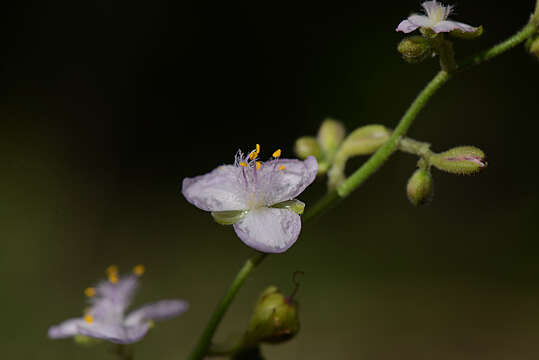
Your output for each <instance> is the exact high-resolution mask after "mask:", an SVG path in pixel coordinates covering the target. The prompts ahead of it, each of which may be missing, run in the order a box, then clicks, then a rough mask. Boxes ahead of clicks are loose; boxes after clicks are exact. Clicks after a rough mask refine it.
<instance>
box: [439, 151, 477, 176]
mask: <svg viewBox="0 0 539 360" xmlns="http://www.w3.org/2000/svg"><path fill="white" fill-rule="evenodd" d="M429 162H430V164H431V165H433V166H435V167H436V168H437V169H439V170H442V171H446V172H449V173H452V174H459V175H470V174H475V173H477V172H479V171H481V170H483V169H484V168H485V167H486V166H487V162H486V161H485V153H484V152H483V151H482V150H481V149H478V148H476V147H474V146H458V147H456V148H453V149H450V150H448V151H446V152H443V153H441V154H434V155H432V156H431V157H430V158H429Z"/></svg>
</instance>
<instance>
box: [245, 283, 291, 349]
mask: <svg viewBox="0 0 539 360" xmlns="http://www.w3.org/2000/svg"><path fill="white" fill-rule="evenodd" d="M297 310H298V309H297V304H296V302H295V301H294V300H292V299H291V298H287V297H285V296H284V295H283V294H282V293H281V292H280V291H279V289H278V288H277V287H276V286H269V287H267V288H266V289H265V290H264V291H263V292H262V294H261V295H260V297H259V298H258V300H257V302H256V305H255V308H254V311H253V315H252V317H251V321H250V322H249V327H248V329H247V333H246V335H245V339H246V342H247V343H250V344H257V343H260V342H264V343H271V344H277V343H281V342H284V341H287V340H290V339H291V338H293V337H294V336H295V335H296V334H297V333H298V331H299V320H298V312H297Z"/></svg>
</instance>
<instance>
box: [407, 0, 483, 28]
mask: <svg viewBox="0 0 539 360" xmlns="http://www.w3.org/2000/svg"><path fill="white" fill-rule="evenodd" d="M421 6H422V7H423V9H425V13H426V15H427V16H425V15H419V14H412V15H410V16H409V17H408V19H407V20H403V21H401V23H400V24H399V26H398V27H397V29H396V31H402V32H404V33H409V32H412V31H414V30H415V29H417V28H427V29H431V30H432V31H434V32H435V33H442V32H450V31H453V30H457V31H462V32H476V31H478V28H476V27H473V26H471V25H467V24H463V23H460V22H456V21H452V20H448V19H447V18H448V17H449V15H450V14H451V12H452V11H453V6H451V5H448V6H443V5H442V4H441V3H439V2H437V1H435V0H434V1H425V2H424V3H422V4H421Z"/></svg>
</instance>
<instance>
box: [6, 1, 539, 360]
mask: <svg viewBox="0 0 539 360" xmlns="http://www.w3.org/2000/svg"><path fill="white" fill-rule="evenodd" d="M457 5H458V7H457V9H456V15H455V16H454V18H455V19H457V20H459V21H463V22H467V23H470V24H473V25H480V24H482V25H483V26H484V27H485V35H484V36H483V38H482V39H480V40H477V41H474V42H465V41H458V42H457V43H456V44H455V46H456V51H457V55H459V56H460V58H462V57H465V56H466V55H469V54H471V53H473V52H475V51H477V50H480V49H483V48H485V47H487V46H490V45H492V44H494V43H495V42H497V41H499V40H501V39H503V38H505V37H507V36H509V35H511V34H512V33H514V32H515V31H516V30H517V29H519V28H520V27H521V26H523V25H524V24H525V23H526V21H527V19H528V16H529V15H530V13H531V12H532V9H533V6H534V2H533V1H532V0H529V1H511V2H504V3H502V2H492V1H486V0H485V1H461V2H459V3H458V4H457ZM419 10H420V6H419V2H418V1H399V2H381V1H379V2H368V3H366V2H354V3H343V2H332V3H327V2H326V3H324V4H320V5H317V4H314V3H313V2H294V3H290V2H282V3H280V2H262V3H260V2H258V3H256V2H222V3H219V4H211V3H203V2H183V3H182V2H177V1H164V0H163V1H154V2H117V1H112V2H111V1H105V0H96V1H82V2H78V1H77V2H73V1H53V2H45V1H37V2H24V3H15V4H12V5H10V6H9V7H5V8H4V10H3V11H2V21H0V28H1V30H2V38H3V41H2V43H3V46H2V47H1V49H0V54H1V57H0V59H1V60H0V61H1V65H2V66H1V70H0V71H1V72H0V74H1V75H0V76H1V78H0V79H1V81H0V91H1V94H0V95H1V96H0V119H1V122H0V123H1V128H0V130H1V134H2V135H3V136H2V141H1V142H0V159H1V161H0V164H1V166H2V176H1V177H0V184H1V186H0V189H1V191H2V193H1V198H2V199H3V200H2V202H1V203H0V204H1V205H0V211H1V212H0V215H1V216H0V219H1V224H2V226H0V231H1V242H0V243H1V247H0V283H1V284H2V296H1V297H0V308H1V309H3V310H2V326H1V327H0V345H1V348H2V356H3V358H5V359H73V358H75V357H76V358H77V359H80V360H83V359H96V358H99V359H113V357H112V355H109V354H108V353H107V347H106V346H97V347H94V348H89V349H86V348H81V347H78V346H77V345H75V344H74V343H73V342H72V341H70V340H65V341H60V340H58V341H51V340H49V339H47V336H46V334H47V329H48V327H49V326H50V325H53V324H56V323H59V322H60V321H62V320H64V319H66V318H68V317H73V316H77V315H79V314H81V312H82V309H83V308H84V306H85V304H84V296H83V293H82V291H83V289H84V288H85V287H87V286H89V285H91V284H93V283H94V282H95V281H97V280H98V279H100V278H102V277H103V276H104V269H105V268H106V267H107V266H108V265H110V264H118V265H119V266H120V267H121V268H122V269H124V270H126V271H127V270H128V269H130V268H131V267H132V266H133V265H135V264H138V263H143V264H145V265H146V266H147V269H148V271H147V274H146V275H145V276H144V280H143V284H142V287H141V290H140V293H139V296H138V297H137V304H140V303H143V302H146V301H152V300H156V299H160V298H183V299H186V300H188V301H189V302H190V304H191V309H190V310H189V312H187V313H186V314H185V315H183V316H181V317H180V318H176V319H173V320H170V321H167V322H164V323H161V324H160V325H159V326H158V327H157V328H156V329H155V330H154V331H151V332H150V334H149V335H148V336H147V337H146V338H145V339H144V341H142V342H141V343H138V344H136V345H135V347H134V349H135V353H136V359H137V360H139V359H183V358H185V357H186V356H187V354H188V353H189V351H190V349H191V348H192V346H193V345H194V343H195V341H196V339H197V337H198V335H199V334H200V332H201V331H202V329H203V326H204V325H205V322H206V321H207V319H208V318H209V315H210V312H211V311H212V310H213V308H214V306H215V304H216V303H217V300H218V298H219V297H221V296H222V294H223V293H224V291H225V289H226V287H227V286H228V284H229V282H230V281H231V279H232V277H233V276H234V274H235V273H236V271H237V270H238V268H239V267H240V266H241V264H242V263H243V261H244V260H245V259H246V258H247V257H248V256H249V255H250V254H251V251H250V249H248V248H247V247H246V246H244V245H243V243H242V242H241V241H240V240H239V239H238V238H237V237H236V236H235V234H234V232H233V230H232V228H230V227H223V226H219V225H217V224H215V223H214V222H213V221H212V219H211V216H210V215H209V214H208V213H205V212H203V211H200V210H198V209H196V208H195V207H193V206H191V205H190V204H188V203H187V202H186V201H185V200H184V199H183V197H182V196H181V195H179V186H180V183H181V179H182V178H184V177H186V176H195V175H199V174H202V173H205V172H207V171H209V170H211V169H212V168H214V167H215V166H217V165H219V164H223V163H230V162H231V161H232V160H233V156H234V153H235V152H236V150H237V149H238V148H242V149H244V150H249V149H251V148H252V147H253V146H254V144H255V143H260V144H261V145H262V156H263V157H266V156H269V155H270V154H271V151H273V150H274V149H276V148H278V147H280V148H282V149H283V155H284V156H285V157H290V156H293V153H292V146H293V143H294V140H295V139H296V138H297V137H299V136H302V135H312V134H315V133H316V130H317V128H318V126H319V124H320V122H321V121H322V119H323V118H325V117H327V116H332V117H335V118H337V119H340V120H342V121H343V122H344V123H345V124H346V126H347V128H348V129H349V130H353V129H354V128H356V127H358V126H361V125H364V124H371V123H379V124H384V125H386V126H388V127H393V126H395V124H396V123H397V121H398V119H399V118H400V116H401V115H402V113H403V112H404V110H405V109H406V107H407V105H408V104H409V103H410V102H411V100H412V99H413V98H414V96H415V95H416V94H417V92H418V91H419V90H420V89H421V88H422V86H424V84H425V83H426V82H427V81H428V80H429V79H430V78H431V77H432V76H433V75H434V73H435V72H436V71H437V66H438V65H437V62H436V61H435V60H432V61H427V62H425V63H423V64H421V65H409V64H406V63H404V62H403V61H402V60H401V59H400V57H399V55H398V53H397V52H396V45H397V44H398V42H399V41H400V39H402V37H403V35H402V34H400V33H396V32H395V31H394V28H395V27H396V26H397V24H398V23H399V22H400V21H401V20H402V19H404V18H405V17H406V16H408V15H409V14H410V13H411V12H414V11H419ZM538 94H539V62H537V61H535V60H534V59H533V58H532V57H531V56H529V55H528V54H527V53H526V52H525V51H524V49H523V47H522V46H520V47H518V48H516V49H514V50H513V51H511V52H510V53H508V54H505V55H503V56H502V57H500V58H497V59H495V60H494V61H492V62H489V63H487V64H484V65H482V66H480V67H477V68H474V69H473V70H471V71H468V72H466V73H462V74H459V75H458V76H456V77H455V79H453V80H451V81H450V82H449V83H448V84H447V86H445V87H444V88H443V89H442V90H441V91H440V92H439V93H438V94H436V96H435V97H434V98H433V99H432V102H431V103H430V104H429V106H428V107H427V108H426V109H425V111H423V112H422V113H421V114H420V115H419V117H418V118H417V121H416V123H415V124H414V126H413V127H412V129H411V131H410V132H409V135H410V136H412V137H414V138H416V139H419V140H424V141H429V142H431V143H432V144H433V149H434V150H436V151H441V150H445V149H448V148H450V147H452V146H455V145H464V144H471V145H476V146H479V147H480V148H482V149H484V150H485V151H486V153H487V154H488V157H489V167H488V168H487V170H486V171H484V172H483V173H482V174H480V175H478V176H474V177H458V176H453V175H449V174H442V173H440V172H435V173H434V180H435V192H436V193H435V197H434V201H433V202H432V204H430V205H429V206H427V207H425V208H419V209H416V208H413V207H412V206H411V205H410V204H409V203H408V200H407V199H406V195H405V184H406V181H407V178H408V177H409V176H410V175H411V173H412V172H413V170H414V167H415V162H416V159H415V158H414V157H412V156H409V155H404V154H396V155H395V156H393V157H392V158H391V160H390V161H388V162H387V164H386V165H385V166H384V167H383V168H382V169H381V170H380V171H379V172H377V173H376V174H375V175H374V176H373V177H372V178H371V179H369V180H368V181H367V182H366V183H365V184H364V186H362V187H361V188H360V189H358V190H357V191H356V192H355V193H354V194H353V195H352V196H350V197H349V198H348V199H347V200H346V201H345V202H343V203H341V204H340V206H339V207H338V208H335V209H333V210H332V211H331V212H328V213H327V214H326V215H325V216H324V217H321V218H320V219H319V220H318V221H317V222H315V223H312V224H310V225H309V226H307V227H305V228H304V230H303V232H302V234H301V236H300V238H299V240H298V242H297V243H296V245H294V246H293V247H292V248H291V249H290V250H289V251H288V252H287V253H285V254H283V255H278V256H271V257H270V258H268V259H267V261H266V262H265V263H263V264H262V265H261V266H260V268H258V269H257V270H256V272H255V273H254V275H253V276H252V278H250V279H249V280H248V282H247V283H246V285H245V287H244V288H243V289H242V290H241V292H240V293H239V296H238V297H237V300H236V302H235V303H234V304H233V306H232V307H231V309H230V311H229V313H228V314H227V316H226V317H225V320H224V322H223V323H222V326H221V327H220V329H219V332H218V335H217V339H218V340H225V339H227V338H229V337H231V336H234V335H237V334H241V332H242V331H243V330H244V329H245V326H246V324H247V321H248V318H249V315H250V310H251V307H252V304H253V303H254V301H255V299H256V296H257V295H258V293H259V292H260V291H262V289H264V288H265V287H266V286H267V285H270V284H276V285H278V286H280V287H281V288H282V289H283V290H284V291H285V292H290V291H291V290H292V283H291V275H292V273H293V272H294V271H296V270H302V271H304V272H305V275H304V276H303V277H301V283H302V285H301V289H300V292H299V293H298V295H297V299H298V300H299V302H300V304H301V309H300V310H301V313H300V316H301V322H302V330H301V332H300V334H299V335H298V336H297V338H295V339H294V340H292V341H291V342H289V343H287V344H284V345H282V346H267V347H265V348H264V349H263V351H264V353H265V354H266V355H267V358H268V359H285V360H286V359H396V358H398V359H414V360H418V359H439V360H443V359H459V360H465V359H474V360H476V359H489V360H494V359H508V358H511V359H536V358H537V354H538V353H539V341H538V340H539V262H538V256H539V245H538V243H537V240H538V233H539V229H538V225H537V214H538V209H539V200H538V194H539V191H538V187H537V175H538V170H537V167H536V157H537V150H536V145H537V135H536V134H537V131H538V130H539V125H538V122H537V120H538V118H539V116H538V114H539V107H538V105H539V96H538ZM361 161H363V159H357V160H355V161H353V162H351V163H350V167H349V169H353V168H356V167H357V166H359V165H360V164H361ZM324 181H325V180H323V179H320V180H319V181H318V182H317V183H316V184H315V185H313V186H311V187H310V188H309V189H308V191H306V192H305V193H303V194H302V195H301V196H300V198H301V199H302V200H303V201H305V202H306V203H307V206H309V205H311V204H313V202H314V201H315V200H316V199H317V198H319V197H320V196H322V195H323V192H324Z"/></svg>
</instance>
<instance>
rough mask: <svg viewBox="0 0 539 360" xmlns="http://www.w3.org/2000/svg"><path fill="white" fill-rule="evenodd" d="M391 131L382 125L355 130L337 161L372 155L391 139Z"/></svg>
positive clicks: (342, 147)
mask: <svg viewBox="0 0 539 360" xmlns="http://www.w3.org/2000/svg"><path fill="white" fill-rule="evenodd" d="M390 136H391V131H389V129H387V128H386V127H385V126H382V125H366V126H362V127H360V128H357V129H356V130H354V131H353V132H352V133H350V135H348V136H347V137H346V140H344V142H343V144H342V146H341V148H340V149H339V152H338V153H337V156H336V159H339V160H340V159H348V158H350V157H352V156H359V155H368V154H372V153H373V152H375V151H376V150H378V148H379V147H380V146H382V145H384V143H385V142H386V141H387V140H388V139H389V137H390Z"/></svg>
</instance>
